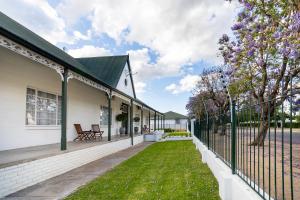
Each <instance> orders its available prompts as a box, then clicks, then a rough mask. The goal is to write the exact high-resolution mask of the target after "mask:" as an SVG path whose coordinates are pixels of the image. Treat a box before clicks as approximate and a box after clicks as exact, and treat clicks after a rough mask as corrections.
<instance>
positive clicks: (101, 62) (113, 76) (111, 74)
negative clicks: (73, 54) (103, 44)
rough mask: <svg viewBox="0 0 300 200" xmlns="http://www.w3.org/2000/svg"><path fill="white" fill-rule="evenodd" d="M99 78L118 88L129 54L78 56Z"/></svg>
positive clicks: (80, 61)
mask: <svg viewBox="0 0 300 200" xmlns="http://www.w3.org/2000/svg"><path fill="white" fill-rule="evenodd" d="M76 60H77V61H78V62H79V63H81V64H82V65H84V66H85V67H86V69H87V70H88V71H89V72H91V73H92V74H94V75H95V76H96V77H97V79H99V80H101V81H103V82H104V83H106V84H107V85H109V86H111V87H113V88H116V87H117V84H118V82H119V79H120V77H121V74H122V72H123V70H124V67H125V66H126V63H127V60H128V55H121V56H104V57H88V58H76Z"/></svg>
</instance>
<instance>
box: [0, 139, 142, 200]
mask: <svg viewBox="0 0 300 200" xmlns="http://www.w3.org/2000/svg"><path fill="white" fill-rule="evenodd" d="M141 142H143V136H137V137H134V144H135V145H136V144H139V143H141ZM130 146H131V139H130V138H128V139H124V140H119V141H115V142H110V143H106V144H102V145H99V146H93V147H90V148H85V149H81V150H77V151H72V152H68V153H64V154H60V155H56V156H51V157H47V158H43V159H38V160H34V161H30V162H25V163H21V164H18V165H14V166H10V167H6V168H2V169H0V197H4V196H7V195H9V194H11V193H14V192H16V191H19V190H21V189H24V188H26V187H29V186H32V185H34V184H37V183H39V182H42V181H45V180H47V179H49V178H52V177H55V176H58V175H60V174H63V173H65V172H67V171H70V170H72V169H75V168H78V167H80V166H82V165H84V164H87V163H90V162H92V161H95V160H97V159H100V158H102V157H104V156H107V155H110V154H112V153H115V152H118V151H121V150H124V149H126V148H129V147H130Z"/></svg>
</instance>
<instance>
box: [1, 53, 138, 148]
mask: <svg viewBox="0 0 300 200" xmlns="http://www.w3.org/2000/svg"><path fill="white" fill-rule="evenodd" d="M28 86H30V87H33V88H37V89H40V90H41V91H45V92H49V93H55V94H59V95H60V93H61V78H60V76H59V74H57V73H56V71H55V70H53V69H50V68H48V67H45V66H43V65H41V64H39V63H37V62H34V61H31V60H30V59H28V58H25V57H23V56H21V55H18V54H16V53H14V52H12V51H10V50H7V49H4V48H3V47H0V91H1V93H0V95H1V96H0V97H1V98H0V137H1V140H0V150H7V149H14V148H21V147H28V146H35V145H44V144H51V143H59V142H60V138H61V131H60V126H26V125H25V112H26V88H27V87H28ZM122 102H124V103H127V104H130V103H129V102H126V101H123V100H122V99H120V98H117V97H114V98H113V100H112V135H115V134H119V127H120V126H121V123H120V122H116V120H115V118H116V115H117V114H119V113H121V110H120V105H121V104H122ZM101 105H103V106H107V105H108V102H107V98H106V94H105V93H104V92H103V91H100V90H97V89H95V88H93V87H90V86H88V85H86V84H84V83H82V82H79V81H78V80H76V79H70V80H69V82H68V106H67V140H68V141H72V140H73V139H74V138H75V137H76V136H77V134H76V131H75V128H74V125H73V124H74V123H80V124H81V126H82V129H84V130H90V129H91V124H99V123H100V106H101ZM135 112H138V113H140V111H135ZM133 116H135V114H134V115H133ZM101 129H102V130H103V131H104V136H107V132H108V129H107V126H101Z"/></svg>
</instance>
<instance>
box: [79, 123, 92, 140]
mask: <svg viewBox="0 0 300 200" xmlns="http://www.w3.org/2000/svg"><path fill="white" fill-rule="evenodd" d="M74 126H75V129H76V132H77V137H76V138H75V139H74V141H76V140H80V141H82V140H90V139H92V138H95V133H94V132H93V131H91V130H89V131H83V130H82V128H81V125H80V124H74Z"/></svg>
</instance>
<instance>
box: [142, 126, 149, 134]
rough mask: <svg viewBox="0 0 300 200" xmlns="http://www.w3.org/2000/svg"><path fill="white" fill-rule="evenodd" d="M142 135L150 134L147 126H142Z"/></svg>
mask: <svg viewBox="0 0 300 200" xmlns="http://www.w3.org/2000/svg"><path fill="white" fill-rule="evenodd" d="M143 133H150V129H149V128H147V125H144V127H143Z"/></svg>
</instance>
